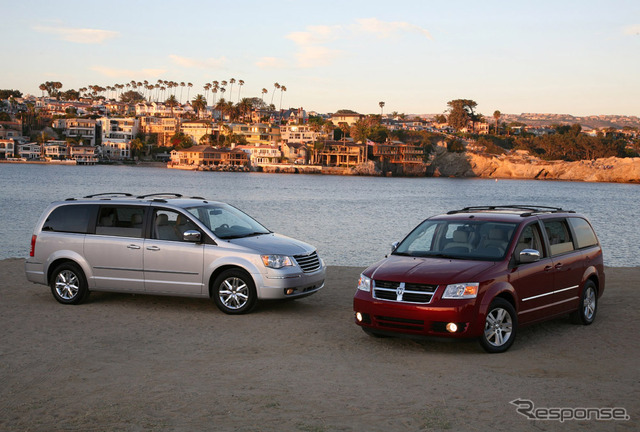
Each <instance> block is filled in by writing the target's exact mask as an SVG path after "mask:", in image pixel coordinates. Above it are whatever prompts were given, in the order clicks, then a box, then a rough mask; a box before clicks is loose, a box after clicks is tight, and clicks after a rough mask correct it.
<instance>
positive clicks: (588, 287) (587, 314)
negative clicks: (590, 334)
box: [571, 280, 598, 325]
mask: <svg viewBox="0 0 640 432" xmlns="http://www.w3.org/2000/svg"><path fill="white" fill-rule="evenodd" d="M597 312H598V290H597V288H596V284H595V283H594V282H593V281H592V280H588V281H587V282H586V283H585V284H584V289H583V290H582V296H581V297H580V304H579V305H578V310H576V311H575V312H573V313H572V314H571V320H572V321H573V322H574V323H576V324H582V325H590V324H592V323H593V321H595V319H596V313H597Z"/></svg>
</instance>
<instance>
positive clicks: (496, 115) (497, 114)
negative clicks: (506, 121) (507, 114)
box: [493, 110, 502, 135]
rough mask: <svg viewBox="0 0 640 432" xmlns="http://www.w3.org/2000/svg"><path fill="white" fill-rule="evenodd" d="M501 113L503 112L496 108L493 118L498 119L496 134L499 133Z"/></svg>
mask: <svg viewBox="0 0 640 432" xmlns="http://www.w3.org/2000/svg"><path fill="white" fill-rule="evenodd" d="M501 115H502V113H501V112H500V111H498V110H495V111H494V112H493V118H494V119H496V135H498V120H500V116H501Z"/></svg>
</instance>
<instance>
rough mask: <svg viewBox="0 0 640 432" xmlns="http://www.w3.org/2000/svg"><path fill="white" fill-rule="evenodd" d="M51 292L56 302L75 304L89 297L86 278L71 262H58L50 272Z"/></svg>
mask: <svg viewBox="0 0 640 432" xmlns="http://www.w3.org/2000/svg"><path fill="white" fill-rule="evenodd" d="M49 286H50V287H51V294H53V298H55V299H56V300H57V301H58V302H60V303H62V304H67V305H77V304H80V303H82V302H83V301H85V300H86V299H87V297H89V287H88V286H87V278H86V277H85V275H84V273H83V271H82V270H81V269H80V267H79V266H78V265H77V264H76V263H73V262H66V263H63V264H60V265H59V266H58V267H56V268H55V270H54V271H53V273H52V274H51V280H50V283H49Z"/></svg>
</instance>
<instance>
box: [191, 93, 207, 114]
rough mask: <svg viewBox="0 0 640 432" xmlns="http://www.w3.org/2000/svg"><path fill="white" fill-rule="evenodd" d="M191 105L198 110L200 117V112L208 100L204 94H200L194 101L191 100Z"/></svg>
mask: <svg viewBox="0 0 640 432" xmlns="http://www.w3.org/2000/svg"><path fill="white" fill-rule="evenodd" d="M191 106H192V107H193V109H194V110H196V114H197V115H198V117H200V112H201V111H202V110H204V109H205V108H206V106H207V101H206V99H205V98H204V96H202V95H201V94H199V95H197V96H196V98H195V99H194V100H193V101H191Z"/></svg>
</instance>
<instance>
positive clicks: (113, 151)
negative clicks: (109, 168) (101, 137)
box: [101, 140, 131, 160]
mask: <svg viewBox="0 0 640 432" xmlns="http://www.w3.org/2000/svg"><path fill="white" fill-rule="evenodd" d="M101 151H102V157H103V158H105V159H108V160H123V159H130V158H131V142H129V141H116V140H109V141H103V142H102V147H101Z"/></svg>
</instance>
